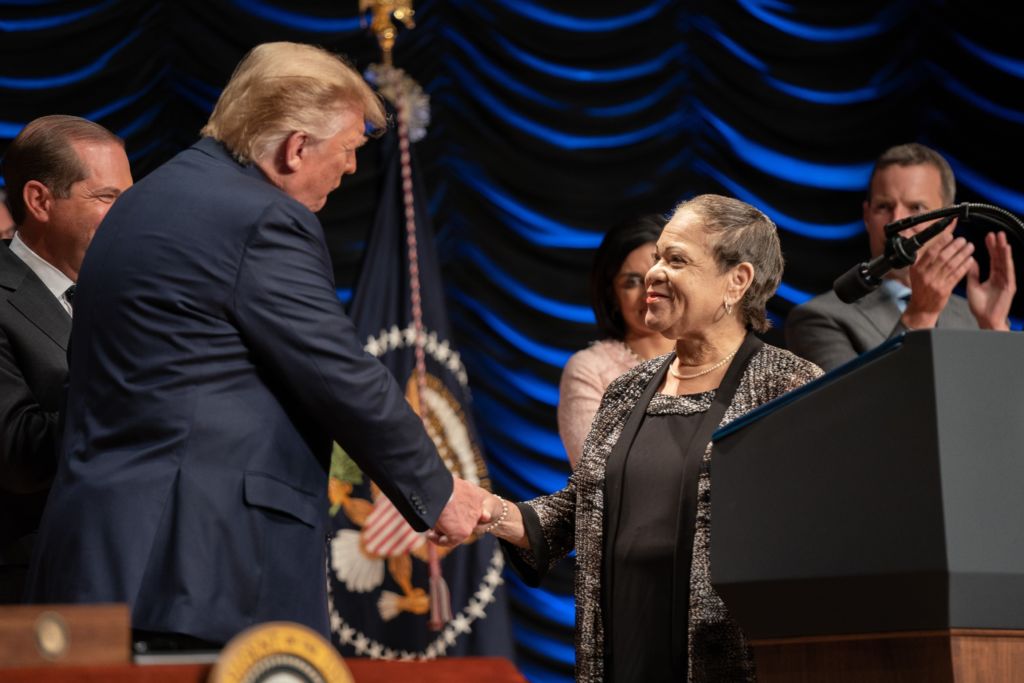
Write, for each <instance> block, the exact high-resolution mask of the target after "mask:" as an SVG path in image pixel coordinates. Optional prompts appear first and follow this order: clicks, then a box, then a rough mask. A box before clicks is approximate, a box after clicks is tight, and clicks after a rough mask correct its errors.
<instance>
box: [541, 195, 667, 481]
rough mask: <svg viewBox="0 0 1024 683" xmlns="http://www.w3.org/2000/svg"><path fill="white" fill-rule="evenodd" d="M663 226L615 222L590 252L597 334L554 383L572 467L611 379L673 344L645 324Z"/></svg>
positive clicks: (651, 220)
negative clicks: (648, 284) (649, 276)
mask: <svg viewBox="0 0 1024 683" xmlns="http://www.w3.org/2000/svg"><path fill="white" fill-rule="evenodd" d="M664 227H665V219H664V218H663V217H662V216H659V215H654V214H652V215H647V216H641V217H639V218H636V219H633V220H630V221H627V222H625V223H620V224H618V225H616V226H615V227H613V228H612V229H611V230H609V231H608V233H607V234H606V235H605V236H604V239H603V240H602V241H601V246H600V247H598V249H597V252H596V253H595V254H594V265H593V268H592V269H591V273H590V304H591V306H592V307H593V309H594V317H595V318H596V319H597V329H598V332H599V334H600V337H601V339H600V341H596V342H593V343H592V344H591V345H590V346H588V347H587V348H585V349H583V350H582V351H579V352H577V353H575V354H573V356H572V358H570V359H569V362H568V363H566V364H565V368H564V369H563V370H562V380H561V383H560V384H559V388H558V389H559V391H558V394H559V398H558V434H559V436H561V437H562V444H563V445H564V446H565V452H566V453H567V454H568V455H569V464H570V465H572V466H573V467H574V468H575V467H576V462H577V461H578V460H579V458H580V453H581V452H582V451H583V440H584V438H586V436H587V432H589V431H590V423H591V422H592V421H593V420H594V415H595V414H596V413H597V408H598V406H599V405H600V403H601V396H602V395H603V394H604V390H605V389H607V388H608V385H609V384H611V383H612V380H614V379H615V378H616V377H618V376H619V375H621V374H622V373H624V372H626V371H627V370H630V369H631V368H633V367H634V366H635V365H637V364H639V363H641V362H642V361H645V360H647V359H649V358H654V357H655V356H660V355H662V354H665V353H668V352H669V351H671V350H672V348H673V342H672V340H671V339H667V338H665V337H663V336H662V335H661V334H659V333H658V332H655V331H654V330H652V329H650V328H648V327H647V326H646V325H644V316H645V315H646V314H647V304H646V302H645V300H644V299H645V293H644V292H645V289H646V288H645V286H644V275H645V274H646V273H647V270H648V269H649V268H650V267H651V265H652V264H653V263H654V249H655V242H657V240H658V236H659V235H660V234H661V231H662V229H663V228H664Z"/></svg>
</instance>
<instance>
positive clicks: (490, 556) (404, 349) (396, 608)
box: [329, 106, 512, 659]
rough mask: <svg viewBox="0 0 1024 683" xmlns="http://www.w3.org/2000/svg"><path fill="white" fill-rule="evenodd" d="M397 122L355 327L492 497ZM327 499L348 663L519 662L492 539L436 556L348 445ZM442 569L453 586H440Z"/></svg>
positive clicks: (334, 606) (340, 633) (337, 455)
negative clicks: (356, 659)
mask: <svg viewBox="0 0 1024 683" xmlns="http://www.w3.org/2000/svg"><path fill="white" fill-rule="evenodd" d="M397 118H398V120H399V126H398V128H399V130H398V131H397V134H395V133H389V134H388V135H387V136H386V137H385V139H383V140H382V141H381V145H380V147H381V153H382V154H384V155H385V157H384V159H385V162H384V164H382V166H383V167H385V168H386V172H385V173H384V184H383V189H382V191H381V197H380V202H379V204H378V209H377V215H376V219H375V223H374V228H373V231H372V233H371V235H370V238H369V241H368V245H367V251H366V255H365V257H364V261H363V263H364V266H363V269H362V272H361V274H360V276H359V279H358V281H357V282H356V287H355V291H354V296H353V299H352V310H351V316H352V321H353V323H354V324H355V326H356V329H357V330H358V331H359V334H360V335H361V337H362V339H363V340H364V347H365V349H366V351H367V352H368V353H370V354H371V355H373V356H376V357H377V358H379V359H380V361H381V362H382V363H384V365H386V366H387V367H388V368H389V369H390V370H391V372H392V373H393V374H394V375H395V377H396V378H397V379H398V382H399V384H400V385H401V386H404V387H405V388H406V398H407V399H408V401H409V402H410V404H411V405H412V406H413V408H414V409H415V410H416V412H417V413H418V414H419V415H420V416H421V417H422V418H423V422H424V427H425V428H426V430H427V433H428V434H429V435H430V437H431V438H432V439H433V441H434V443H435V444H436V445H437V450H438V452H439V453H440V455H441V457H442V458H443V459H444V461H445V463H446V464H447V465H448V468H449V469H450V470H451V471H452V472H454V473H455V474H457V475H458V476H460V477H462V478H463V479H466V480H468V481H471V482H473V483H476V484H479V485H480V486H483V487H485V488H488V489H489V488H490V480H489V477H488V474H487V467H486V465H485V463H484V459H483V457H482V453H481V450H480V447H479V443H480V440H479V438H478V436H477V433H476V429H475V427H474V426H473V421H472V418H471V415H470V411H469V400H470V394H469V390H468V381H467V377H466V371H465V368H464V367H463V364H462V361H461V359H460V357H459V354H458V352H457V351H456V349H455V348H454V347H453V346H452V344H451V341H450V337H449V325H448V318H447V314H446V312H445V305H444V298H443V290H442V286H441V276H440V268H439V264H438V260H437V254H436V251H435V247H434V239H433V234H432V230H431V228H430V224H429V218H428V214H427V208H426V204H425V202H424V199H423V197H424V193H423V192H422V191H421V189H420V184H419V182H418V179H417V178H416V177H415V173H414V169H413V166H412V155H411V149H410V144H409V136H408V126H407V125H406V123H407V121H406V120H405V119H403V112H402V109H401V106H399V107H398V114H397ZM329 496H330V500H331V514H332V519H333V520H334V526H335V533H334V536H333V537H332V539H331V541H330V553H329V581H330V592H331V605H330V618H331V629H332V631H333V633H334V636H335V638H336V639H337V642H338V645H339V647H340V649H341V652H342V653H343V654H345V655H350V656H361V657H376V658H388V659H422V658H434V657H439V656H446V655H451V656H466V655H489V656H498V655H500V656H507V657H511V656H512V636H511V631H510V626H509V620H508V613H507V607H506V599H505V589H504V587H503V581H502V568H503V567H504V562H503V557H502V554H501V550H500V548H499V547H498V544H497V543H496V541H495V540H494V538H493V537H491V536H484V537H481V538H478V539H474V540H471V541H470V542H468V543H466V544H464V545H462V546H459V547H457V548H455V549H451V550H449V549H445V548H436V547H435V548H434V550H433V551H431V547H432V546H430V545H429V544H428V543H427V541H426V538H425V536H424V534H422V533H417V532H416V531H415V530H413V529H412V527H410V526H409V525H408V523H406V521H405V520H404V519H403V518H402V516H401V515H400V514H399V513H398V511H397V510H396V509H395V507H394V506H393V505H392V503H391V501H389V500H388V499H387V497H386V496H384V495H383V494H382V493H381V492H380V490H379V489H378V488H377V487H376V486H375V485H374V484H373V482H372V481H369V480H368V479H367V478H366V477H365V475H363V473H362V472H361V471H360V470H359V468H358V467H357V466H356V465H355V463H354V462H353V461H352V460H350V459H349V458H348V457H347V456H346V454H345V453H344V451H342V450H341V448H340V447H338V446H335V452H334V457H333V460H332V466H331V473H330V486H329ZM432 563H433V564H434V566H435V567H437V568H439V569H440V574H441V576H442V577H443V581H440V580H436V579H435V580H432V576H431V572H430V566H431V564H432ZM445 584H447V585H446V586H445ZM432 603H433V604H432ZM449 607H450V612H447V611H446V610H448V609H449ZM432 608H433V609H432ZM432 614H433V617H434V622H435V623H433V624H431V616H432Z"/></svg>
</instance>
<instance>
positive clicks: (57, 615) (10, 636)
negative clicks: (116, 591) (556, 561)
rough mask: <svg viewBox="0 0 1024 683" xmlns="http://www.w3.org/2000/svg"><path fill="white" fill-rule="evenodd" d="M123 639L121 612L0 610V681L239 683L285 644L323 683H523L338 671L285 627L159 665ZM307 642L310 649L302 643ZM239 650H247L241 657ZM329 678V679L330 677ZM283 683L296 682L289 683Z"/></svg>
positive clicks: (351, 663) (364, 663)
mask: <svg viewBox="0 0 1024 683" xmlns="http://www.w3.org/2000/svg"><path fill="white" fill-rule="evenodd" d="M304 632H306V634H305V635H304ZM130 633H131V629H130V624H129V613H128V607H127V605H123V604H111V605H15V606H0V681H3V683H208V682H209V681H210V680H211V678H212V676H211V675H212V674H215V671H214V664H213V663H212V662H211V661H210V660H218V662H219V663H220V664H225V663H226V662H229V661H232V660H234V662H236V663H239V664H244V665H243V666H238V667H236V669H237V670H235V671H234V673H232V667H231V666H230V665H227V666H225V669H226V671H225V675H226V677H227V680H232V681H234V680H237V676H236V674H238V673H239V672H241V673H242V674H243V676H244V674H245V673H246V672H249V671H251V670H250V669H249V668H248V665H249V664H252V663H254V662H251V661H250V660H253V659H259V658H260V657H263V656H266V655H273V657H274V658H275V659H276V660H281V659H282V658H281V656H280V654H279V651H278V650H277V649H276V647H275V642H276V641H275V638H284V639H286V640H288V642H290V643H293V645H292V646H291V647H290V648H289V649H290V650H291V652H292V653H301V657H302V658H303V659H304V660H305V661H306V662H307V663H312V664H315V665H316V666H314V667H312V668H313V669H314V670H315V671H317V672H318V673H319V674H320V675H321V677H322V678H324V679H326V680H327V682H328V683H338V681H336V680H334V679H335V678H337V679H339V680H343V681H354V683H393V682H394V681H405V682H407V683H457V682H458V683H461V681H467V680H468V681H487V683H527V682H526V679H525V678H524V677H523V675H522V674H521V673H519V671H518V670H517V669H516V667H515V666H514V665H513V664H512V662H510V661H509V660H507V659H504V658H501V657H447V658H440V659H434V660H430V661H410V662H396V661H382V660H373V659H365V658H349V659H345V660H344V662H343V663H342V660H341V658H340V657H338V654H337V652H336V651H335V650H334V646H333V645H331V644H330V643H329V642H327V641H326V640H324V638H323V637H322V636H320V635H319V634H316V633H314V632H313V631H310V630H309V629H306V628H305V627H302V626H299V625H298V624H289V623H288V622H272V623H269V624H261V625H258V626H256V627H253V628H251V629H249V630H248V631H246V632H243V633H241V634H239V635H238V636H236V637H235V638H234V639H233V640H232V641H231V642H229V643H228V645H227V646H226V647H225V649H224V650H222V651H221V652H220V653H218V652H211V653H202V654H201V655H186V654H182V655H159V656H157V659H156V660H153V659H150V661H157V662H159V663H138V661H133V658H132V655H131V642H130V640H131V637H130ZM307 635H308V636H309V637H312V638H314V639H315V642H314V641H312V640H306V638H307ZM247 643H249V644H252V645H253V647H252V648H251V649H249V648H248V645H247ZM240 648H241V649H240ZM318 649H320V650H321V651H320V654H324V655H329V657H330V658H332V659H334V660H337V667H336V668H334V669H331V668H330V666H329V664H330V662H327V663H326V664H328V666H325V665H324V661H323V658H322V657H318V656H317V650H318ZM328 650H329V652H328ZM236 655H239V656H236ZM257 655H258V656H257ZM200 659H203V660H206V661H204V662H200V661H198V660H200ZM165 662H166V663H165ZM275 666H278V665H277V664H275ZM346 668H347V673H346V672H345V671H344V669H346ZM332 670H333V671H334V674H332V673H330V672H331V671H332ZM335 674H337V675H335ZM349 674H350V676H351V677H349ZM219 680H224V679H219ZM288 680H303V679H302V678H301V676H294V677H288Z"/></svg>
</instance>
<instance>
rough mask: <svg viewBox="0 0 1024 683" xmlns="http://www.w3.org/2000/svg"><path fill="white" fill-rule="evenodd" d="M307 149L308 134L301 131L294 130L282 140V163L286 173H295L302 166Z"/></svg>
mask: <svg viewBox="0 0 1024 683" xmlns="http://www.w3.org/2000/svg"><path fill="white" fill-rule="evenodd" d="M308 149H309V136H308V135H306V134H305V133H303V132H301V131H294V132H292V134H291V135H289V136H288V137H287V138H285V140H284V144H283V145H281V153H282V154H283V155H284V158H283V159H282V160H281V163H282V165H283V166H284V169H285V171H286V172H287V173H295V172H296V171H298V170H299V168H300V167H301V166H302V161H303V160H304V159H305V158H306V152H307V151H308Z"/></svg>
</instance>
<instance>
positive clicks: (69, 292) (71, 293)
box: [64, 285, 75, 310]
mask: <svg viewBox="0 0 1024 683" xmlns="http://www.w3.org/2000/svg"><path fill="white" fill-rule="evenodd" d="M64 299H65V300H66V301H67V302H68V306H70V307H71V309H72V310H74V308H75V285H71V286H70V287H68V288H67V289H65V290H64Z"/></svg>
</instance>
